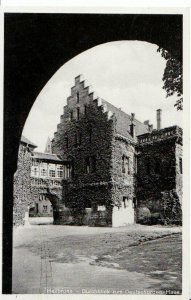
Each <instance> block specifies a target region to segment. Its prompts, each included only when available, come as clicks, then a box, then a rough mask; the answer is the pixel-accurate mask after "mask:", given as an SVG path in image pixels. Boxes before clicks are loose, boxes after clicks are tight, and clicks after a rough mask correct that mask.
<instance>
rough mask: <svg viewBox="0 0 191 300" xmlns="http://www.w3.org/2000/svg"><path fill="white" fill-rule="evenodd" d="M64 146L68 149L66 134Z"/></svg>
mask: <svg viewBox="0 0 191 300" xmlns="http://www.w3.org/2000/svg"><path fill="white" fill-rule="evenodd" d="M65 147H66V149H68V137H67V136H66V137H65Z"/></svg>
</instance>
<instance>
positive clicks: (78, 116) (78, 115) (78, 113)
mask: <svg viewBox="0 0 191 300" xmlns="http://www.w3.org/2000/svg"><path fill="white" fill-rule="evenodd" d="M79 119H80V109H79V107H77V120H79Z"/></svg>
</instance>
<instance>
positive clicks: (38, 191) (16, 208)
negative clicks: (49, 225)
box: [13, 144, 63, 226]
mask: <svg viewBox="0 0 191 300" xmlns="http://www.w3.org/2000/svg"><path fill="white" fill-rule="evenodd" d="M32 151H33V149H31V148H30V147H27V146H26V145H23V144H20V147H19V152H18V161H17V171H16V173H15V175H14V197H13V199H14V204H13V225H14V226H20V225H24V222H25V221H24V217H25V212H28V208H30V207H34V205H35V202H36V201H38V200H39V196H40V195H43V194H44V195H46V196H47V197H48V199H49V201H50V202H51V204H52V206H53V215H54V222H55V223H59V222H60V221H59V219H60V217H59V210H60V208H61V207H62V198H63V187H62V186H55V187H51V186H50V185H49V180H48V179H46V180H44V182H45V185H44V186H38V185H33V184H31V182H32V177H31V165H32V160H31V154H32Z"/></svg>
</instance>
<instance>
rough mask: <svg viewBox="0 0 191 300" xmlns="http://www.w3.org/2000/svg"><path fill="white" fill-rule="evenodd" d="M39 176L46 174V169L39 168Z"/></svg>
mask: <svg viewBox="0 0 191 300" xmlns="http://www.w3.org/2000/svg"><path fill="white" fill-rule="evenodd" d="M40 174H41V176H46V169H44V168H43V169H41V172H40Z"/></svg>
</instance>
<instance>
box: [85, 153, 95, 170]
mask: <svg viewBox="0 0 191 300" xmlns="http://www.w3.org/2000/svg"><path fill="white" fill-rule="evenodd" d="M96 169H97V164H96V156H95V155H93V156H88V157H86V173H87V174H89V173H94V172H96Z"/></svg>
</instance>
